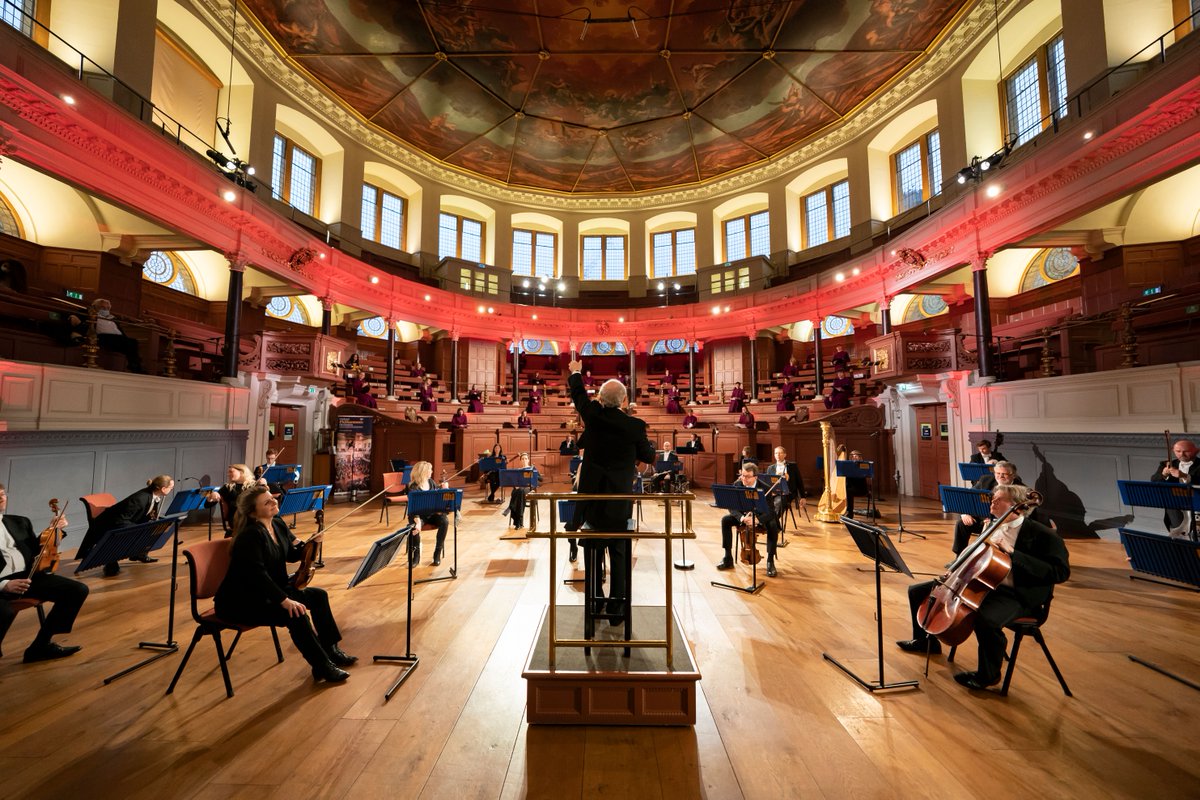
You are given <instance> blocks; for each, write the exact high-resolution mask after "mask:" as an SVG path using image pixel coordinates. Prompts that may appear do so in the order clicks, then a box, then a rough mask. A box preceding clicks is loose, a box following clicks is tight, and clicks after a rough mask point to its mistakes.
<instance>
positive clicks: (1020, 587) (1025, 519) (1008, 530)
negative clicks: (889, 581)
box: [896, 485, 1071, 689]
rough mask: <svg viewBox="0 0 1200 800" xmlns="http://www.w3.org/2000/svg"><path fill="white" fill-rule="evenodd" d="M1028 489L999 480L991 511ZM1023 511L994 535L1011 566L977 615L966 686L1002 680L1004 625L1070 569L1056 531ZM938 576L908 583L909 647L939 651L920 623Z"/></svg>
mask: <svg viewBox="0 0 1200 800" xmlns="http://www.w3.org/2000/svg"><path fill="white" fill-rule="evenodd" d="M1028 496H1029V490H1028V489H1027V488H1026V487H1024V486H1016V485H1010V486H1003V485H1001V486H997V487H996V488H995V489H993V490H992V507H991V511H992V515H993V516H994V517H995V518H996V519H1000V518H1001V517H1003V516H1004V515H1005V514H1006V513H1007V512H1008V510H1009V509H1010V508H1012V507H1013V506H1014V505H1020V504H1021V503H1024V502H1025V501H1026V499H1027V498H1028ZM1031 510H1032V509H1031V508H1027V509H1026V510H1025V511H1024V512H1016V513H1014V514H1013V515H1011V516H1010V517H1009V518H1008V519H1007V520H1006V521H1005V522H1004V524H1002V525H1000V526H999V527H998V528H997V529H996V530H995V531H994V532H993V533H992V536H991V539H990V540H989V541H990V544H988V545H984V546H994V547H998V548H999V549H1000V550H1001V551H1003V552H1005V553H1007V554H1009V557H1010V558H1011V559H1012V570H1011V571H1010V572H1009V573H1008V575H1007V576H1006V577H1005V578H1004V580H1003V581H1002V582H1001V583H1000V585H999V586H997V587H996V588H995V589H993V590H992V591H990V592H988V594H987V595H985V596H984V598H983V602H982V603H980V606H979V611H978V613H977V614H976V615H975V641H976V642H977V643H978V645H979V660H978V668H977V669H976V671H975V672H960V673H959V674H957V675H955V676H954V680H956V681H958V682H959V683H960V684H962V685H963V686H966V687H967V688H968V689H986V688H987V687H989V686H994V685H995V684H997V683H999V682H1000V665H1001V662H1002V660H1003V658H1004V651H1005V648H1006V647H1007V646H1008V639H1007V637H1006V636H1005V635H1004V626H1005V625H1007V624H1008V623H1010V622H1012V621H1013V620H1014V619H1016V618H1017V617H1024V616H1031V615H1033V614H1034V613H1036V611H1037V610H1038V608H1039V607H1041V606H1042V605H1044V604H1045V603H1046V602H1047V601H1048V600H1049V599H1050V596H1051V595H1052V594H1053V593H1054V585H1055V584H1056V583H1062V582H1063V581H1065V580H1066V579H1067V578H1068V577H1069V576H1070V574H1071V566H1070V563H1069V561H1068V557H1067V547H1066V545H1065V544H1063V540H1062V537H1060V536H1059V535H1058V533H1057V532H1055V531H1053V530H1051V529H1050V528H1048V527H1046V526H1045V525H1042V524H1041V523H1039V522H1036V521H1034V520H1032V519H1030V518H1029V516H1028V515H1029V511H1031ZM936 585H937V581H925V582H924V583H915V584H913V585H912V586H910V587H908V604H909V606H910V607H911V610H912V625H913V638H911V639H905V640H904V641H900V642H897V643H896V644H897V645H899V646H900V649H901V650H904V651H906V652H909V653H924V652H926V650H927V649H928V651H929V652H930V653H940V652H941V650H942V647H941V644H940V643H939V642H938V641H937V640H936V639H933V638H932V637H930V636H929V635H928V634H927V633H925V631H924V630H922V629H921V627H920V625H919V624H918V623H917V612H918V610H919V609H920V608H921V605H922V604H923V603H925V602H926V601H927V600H928V598H929V595H930V593H931V592H932V591H933V589H934V587H935V586H936Z"/></svg>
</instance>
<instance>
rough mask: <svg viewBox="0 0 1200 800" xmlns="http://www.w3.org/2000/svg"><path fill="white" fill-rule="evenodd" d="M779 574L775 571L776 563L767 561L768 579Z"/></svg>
mask: <svg viewBox="0 0 1200 800" xmlns="http://www.w3.org/2000/svg"><path fill="white" fill-rule="evenodd" d="M778 574H779V573H778V572H776V571H775V562H774V561H772V560H768V561H767V577H768V578H774V577H775V576H776V575H778Z"/></svg>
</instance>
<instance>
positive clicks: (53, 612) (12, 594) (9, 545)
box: [0, 483, 88, 664]
mask: <svg viewBox="0 0 1200 800" xmlns="http://www.w3.org/2000/svg"><path fill="white" fill-rule="evenodd" d="M7 511H8V490H7V489H6V488H5V487H4V484H2V483H0V643H3V642H4V636H5V634H7V633H8V629H9V627H10V626H11V625H12V623H13V620H14V619H16V616H17V612H16V609H14V608H13V607H12V604H13V601H14V600H20V599H32V600H44V601H46V602H48V603H53V604H54V607H53V608H51V609H50V613H49V614H47V615H46V621H45V622H43V623H42V627H41V628H40V629H39V630H38V634H37V636H36V637H35V638H34V640H33V643H32V644H30V645H29V647H28V648H27V649H26V650H25V663H26V664H31V663H33V662H35V661H48V660H50V659H52V658H64V657H66V656H69V655H73V654H75V653H78V652H79V646H78V645H68V646H64V645H61V644H57V643H55V642H52V641H50V637H52V636H54V635H55V634H59V633H70V632H71V628H72V627H73V626H74V624H75V617H76V615H78V614H79V609H80V608H81V607H82V606H83V601H84V600H86V599H87V596H88V587H87V586H86V585H85V584H83V583H81V582H80V581H76V580H71V579H70V578H65V577H63V576H61V575H55V574H54V573H53V572H38V573H36V574H34V575H30V574H29V568H30V566H31V565H32V563H33V561H34V559H36V558H37V555H38V551H39V550H40V549H41V548H40V546H39V544H38V537H37V535H36V534H34V532H33V526H32V525H31V524H30V523H29V518H28V517H18V516H17V515H16V514H8V513H6V512H7ZM66 525H67V520H66V518H65V517H63V518H60V519H59V520H58V526H59V527H61V528H65V527H66ZM0 655H2V654H0Z"/></svg>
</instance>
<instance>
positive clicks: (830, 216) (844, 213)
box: [803, 180, 850, 247]
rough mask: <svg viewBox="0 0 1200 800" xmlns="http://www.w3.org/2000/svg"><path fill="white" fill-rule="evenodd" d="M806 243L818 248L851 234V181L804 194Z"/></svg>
mask: <svg viewBox="0 0 1200 800" xmlns="http://www.w3.org/2000/svg"><path fill="white" fill-rule="evenodd" d="M803 206H804V246H805V247H816V246H817V245H819V244H825V243H826V242H828V241H832V240H833V239H840V238H842V237H843V236H849V235H850V181H848V180H844V181H839V182H837V183H835V184H832V185H830V186H826V187H825V188H824V189H821V190H819V191H816V192H813V193H812V194H810V195H807V196H805V198H804V201H803Z"/></svg>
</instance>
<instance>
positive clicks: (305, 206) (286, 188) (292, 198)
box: [271, 133, 321, 217]
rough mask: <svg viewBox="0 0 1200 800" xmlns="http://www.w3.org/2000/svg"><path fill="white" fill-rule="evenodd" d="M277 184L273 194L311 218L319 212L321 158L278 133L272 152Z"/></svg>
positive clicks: (273, 172)
mask: <svg viewBox="0 0 1200 800" xmlns="http://www.w3.org/2000/svg"><path fill="white" fill-rule="evenodd" d="M271 172H272V175H273V176H274V178H275V186H274V187H272V189H271V196H272V197H274V198H275V199H276V200H282V201H283V202H285V203H287V204H288V205H289V206H291V207H292V208H294V209H296V210H298V211H303V212H304V213H305V214H308V215H309V216H310V217H315V216H316V215H317V189H318V182H319V181H320V175H321V160H320V159H319V158H317V157H316V156H314V155H313V154H312V153H310V152H308V151H307V150H305V149H304V148H303V147H301V146H300V145H298V144H296V143H295V142H293V141H291V140H290V139H288V138H287V137H286V136H281V135H279V134H278V133H277V134H275V146H274V149H273V150H272V152H271Z"/></svg>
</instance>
